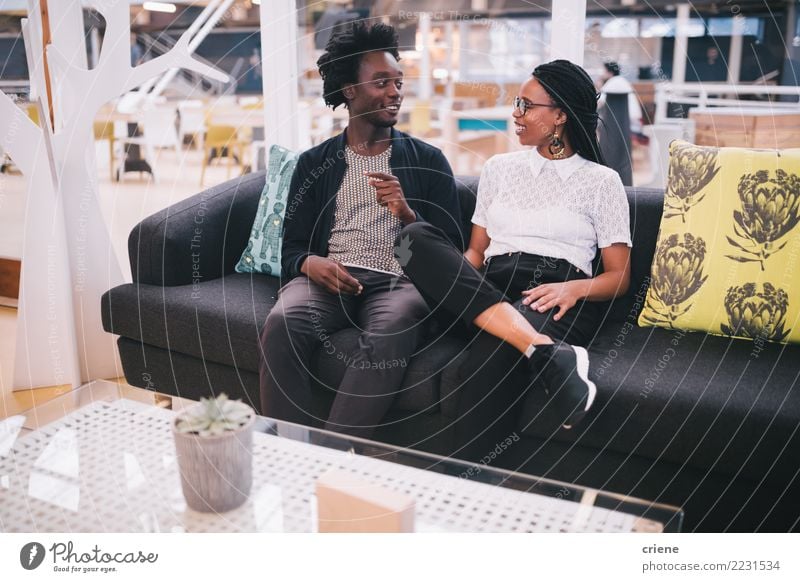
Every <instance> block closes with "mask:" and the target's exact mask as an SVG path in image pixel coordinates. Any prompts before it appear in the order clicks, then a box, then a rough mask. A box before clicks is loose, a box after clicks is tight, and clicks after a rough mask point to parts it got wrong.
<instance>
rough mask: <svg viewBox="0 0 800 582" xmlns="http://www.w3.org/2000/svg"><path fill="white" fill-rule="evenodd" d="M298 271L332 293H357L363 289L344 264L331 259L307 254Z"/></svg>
mask: <svg viewBox="0 0 800 582" xmlns="http://www.w3.org/2000/svg"><path fill="white" fill-rule="evenodd" d="M300 272H301V273H304V274H305V275H306V276H307V277H308V278H309V279H311V280H312V281H314V283H316V284H317V285H319V286H320V287H322V288H324V289H325V290H326V291H328V292H329V293H333V294H334V295H338V294H340V293H343V294H345V295H358V294H359V293H361V291H362V290H363V289H364V287H363V286H362V285H361V283H359V282H358V279H356V278H355V277H353V276H352V275H351V274H350V273H349V272H348V271H347V269H346V268H345V267H344V265H342V264H341V263H339V262H337V261H334V260H333V259H327V258H325V257H318V256H316V255H309V256H308V257H306V260H305V261H303V264H302V265H301V266H300Z"/></svg>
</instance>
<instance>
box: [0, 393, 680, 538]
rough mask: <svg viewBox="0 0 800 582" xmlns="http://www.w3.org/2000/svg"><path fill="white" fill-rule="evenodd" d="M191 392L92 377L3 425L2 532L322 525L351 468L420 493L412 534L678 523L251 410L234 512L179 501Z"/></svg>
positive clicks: (676, 512)
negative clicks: (335, 477)
mask: <svg viewBox="0 0 800 582" xmlns="http://www.w3.org/2000/svg"><path fill="white" fill-rule="evenodd" d="M189 404H191V401H186V400H182V399H179V398H172V397H169V396H163V395H159V394H157V393H154V392H152V391H148V390H142V389H139V388H133V387H130V386H126V385H118V384H115V383H112V382H105V381H96V382H92V383H90V384H86V385H84V386H81V387H80V388H78V389H76V390H74V391H72V392H70V393H67V394H65V395H62V396H60V397H57V398H55V399H53V400H51V401H49V402H47V403H45V404H42V405H39V406H36V407H35V408H32V409H30V410H28V411H25V412H23V413H22V414H19V415H16V416H12V417H10V418H8V419H5V420H3V421H0V531H5V532H12V531H21V532H32V531H53V532H73V531H74V532H82V531H87V532H88V531H114V532H169V531H176V532H183V531H218V532H274V531H295V532H309V531H316V500H315V496H314V484H315V481H316V479H317V477H319V476H320V475H322V474H323V473H325V472H327V471H330V470H345V471H349V472H351V473H353V474H354V476H356V477H358V478H360V479H362V480H364V481H368V482H370V483H372V484H375V485H379V486H382V487H386V488H389V489H393V490H396V491H400V492H402V493H405V494H407V495H410V496H412V497H414V498H415V500H416V502H415V504H416V519H415V530H416V531H439V532H463V531H467V532H481V531H485V532H528V531H543V532H558V531H565V532H570V531H609V532H611V531H616V532H631V531H654V532H657V531H667V532H675V531H679V530H680V525H681V521H682V518H683V513H682V511H681V510H680V509H679V508H676V507H671V506H666V505H661V504H656V503H652V502H648V501H644V500H641V499H636V498H632V497H628V496H624V495H619V494H614V493H609V492H604V491H601V490H596V489H590V488H585V487H580V486H576V485H571V484H568V483H561V482H558V481H553V480H549V479H542V478H538V477H534V476H531V475H526V474H522V473H512V472H508V471H504V470H500V469H495V468H490V467H487V466H484V465H476V464H473V463H467V462H463V461H459V460H456V459H451V458H445V457H440V456H437V455H431V454H427V453H422V452H418V451H412V450H410V449H402V448H397V447H394V446H391V445H386V444H382V443H377V442H374V441H367V440H362V439H356V438H351V437H345V436H342V435H337V434H335V433H331V432H328V431H323V430H318V429H313V428H308V427H304V426H300V425H295V424H291V423H285V422H280V421H276V420H273V419H269V418H264V417H259V418H258V421H257V423H256V428H255V431H256V432H255V434H254V438H253V489H252V492H251V495H250V498H249V499H248V501H247V502H246V503H245V504H244V505H243V506H242V507H240V508H238V509H236V510H233V511H229V512H227V513H224V514H204V513H199V512H196V511H193V510H191V509H188V508H187V507H186V503H185V501H184V499H183V495H182V492H181V486H180V478H179V473H178V468H177V464H176V459H175V445H174V442H173V437H172V434H171V428H170V422H171V419H172V418H173V417H174V415H175V413H176V412H175V411H176V410H180V409H181V408H182V407H185V406H186V405H189Z"/></svg>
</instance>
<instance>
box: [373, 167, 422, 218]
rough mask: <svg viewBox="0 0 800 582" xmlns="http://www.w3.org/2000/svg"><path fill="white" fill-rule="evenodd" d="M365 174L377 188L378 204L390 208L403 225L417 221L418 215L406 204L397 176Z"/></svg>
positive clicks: (379, 173) (377, 173) (380, 173)
mask: <svg viewBox="0 0 800 582" xmlns="http://www.w3.org/2000/svg"><path fill="white" fill-rule="evenodd" d="M364 174H365V175H366V176H367V177H369V185H370V186H373V187H374V188H375V198H376V199H377V201H378V204H380V205H381V206H386V207H388V208H389V212H391V213H392V214H393V215H394V216H396V217H397V218H399V219H400V221H401V222H402V223H403V224H410V223H412V222H414V221H416V219H417V215H416V214H414V211H413V210H411V207H410V206H409V205H408V202H406V197H405V195H404V194H403V188H402V187H401V186H400V180H398V179H397V176H392V175H391V174H385V173H383V172H364Z"/></svg>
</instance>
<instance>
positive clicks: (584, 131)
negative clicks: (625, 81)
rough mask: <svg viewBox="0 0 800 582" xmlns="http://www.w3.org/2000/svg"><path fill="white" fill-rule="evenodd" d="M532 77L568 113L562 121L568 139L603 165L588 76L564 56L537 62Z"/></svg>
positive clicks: (594, 92)
mask: <svg viewBox="0 0 800 582" xmlns="http://www.w3.org/2000/svg"><path fill="white" fill-rule="evenodd" d="M533 77H534V78H535V79H536V80H537V81H539V83H541V85H542V87H544V90H545V91H547V94H548V95H550V98H551V99H552V100H553V101H554V102H555V104H556V105H558V106H559V107H560V108H561V109H563V110H564V111H565V112H566V114H567V122H566V124H565V125H564V127H565V130H566V133H567V135H568V139H569V143H570V145H571V146H572V149H574V150H575V151H576V152H577V153H578V154H580V155H581V156H582V157H584V158H586V159H587V160H591V161H593V162H596V163H598V164H603V165H605V160H604V159H603V154H602V152H601V151H600V146H599V144H598V143H597V121H598V119H599V116H598V115H597V100H598V98H599V97H600V96H599V95H598V93H597V90H596V89H595V88H594V83H593V82H592V79H591V77H589V75H588V74H587V73H586V71H584V70H583V69H582V68H581V67H579V66H578V65H576V64H575V63H571V62H570V61H566V60H563V59H560V60H557V61H552V62H549V63H545V64H543V65H539V66H538V67H536V68H535V69H534V70H533Z"/></svg>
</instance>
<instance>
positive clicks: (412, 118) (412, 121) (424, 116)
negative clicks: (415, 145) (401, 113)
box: [397, 101, 432, 138]
mask: <svg viewBox="0 0 800 582" xmlns="http://www.w3.org/2000/svg"><path fill="white" fill-rule="evenodd" d="M397 129H399V130H400V131H404V132H406V133H410V134H411V135H413V136H414V137H420V138H422V137H428V136H429V135H430V134H431V129H432V128H431V104H430V102H429V101H417V102H415V103H414V106H413V107H412V108H411V111H410V112H409V114H408V121H407V122H406V123H400V124H398V127H397Z"/></svg>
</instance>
